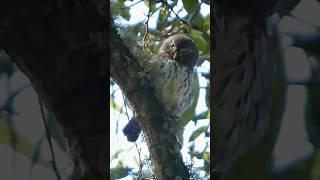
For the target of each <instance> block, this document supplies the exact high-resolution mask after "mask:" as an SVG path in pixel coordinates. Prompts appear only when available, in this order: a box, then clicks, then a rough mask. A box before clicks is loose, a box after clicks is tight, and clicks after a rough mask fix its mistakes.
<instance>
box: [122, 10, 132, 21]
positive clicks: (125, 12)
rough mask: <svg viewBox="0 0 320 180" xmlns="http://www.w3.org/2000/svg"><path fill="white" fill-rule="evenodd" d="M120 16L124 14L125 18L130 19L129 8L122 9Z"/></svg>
mask: <svg viewBox="0 0 320 180" xmlns="http://www.w3.org/2000/svg"><path fill="white" fill-rule="evenodd" d="M120 16H122V17H123V19H125V20H127V21H129V19H130V14H129V9H127V8H122V9H121V10H120Z"/></svg>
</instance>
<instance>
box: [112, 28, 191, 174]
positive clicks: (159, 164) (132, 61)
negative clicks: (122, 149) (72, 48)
mask: <svg viewBox="0 0 320 180" xmlns="http://www.w3.org/2000/svg"><path fill="white" fill-rule="evenodd" d="M110 45H111V48H110V50H111V51H110V52H111V59H110V65H111V67H110V73H111V77H112V78H113V80H115V81H116V83H117V84H118V85H119V86H120V87H121V90H122V92H123V93H124V94H125V95H126V97H127V98H128V100H129V102H130V104H131V107H132V108H133V111H134V112H135V113H136V114H137V121H138V123H139V124H140V127H141V129H142V131H143V133H144V135H145V137H146V141H147V145H148V149H149V152H150V156H151V160H152V166H153V174H154V176H155V178H156V179H159V180H167V179H179V178H178V177H180V178H181V179H189V173H188V169H187V168H186V166H185V165H184V162H183V159H182V156H181V153H180V149H179V148H178V147H177V146H178V142H177V140H176V137H175V134H174V132H170V131H169V130H168V129H165V128H163V122H164V119H165V118H167V117H166V115H165V113H164V110H163V107H162V104H161V103H160V102H159V101H158V99H157V98H156V96H155V93H154V89H153V87H152V86H151V85H150V81H149V80H148V79H147V78H146V77H143V76H140V75H139V74H141V73H140V72H143V68H142V67H141V66H140V63H139V62H138V60H137V57H136V56H135V55H132V54H130V50H129V48H128V47H126V45H125V44H124V43H123V41H122V39H121V38H120V37H119V36H118V34H117V31H116V30H115V28H114V27H112V33H111V42H110ZM138 58H139V57H138Z"/></svg>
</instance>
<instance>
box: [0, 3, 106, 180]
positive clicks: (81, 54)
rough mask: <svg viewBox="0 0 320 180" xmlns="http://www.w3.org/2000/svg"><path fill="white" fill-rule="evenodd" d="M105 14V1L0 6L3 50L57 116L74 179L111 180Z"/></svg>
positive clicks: (0, 43) (0, 35)
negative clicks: (65, 140)
mask: <svg viewBox="0 0 320 180" xmlns="http://www.w3.org/2000/svg"><path fill="white" fill-rule="evenodd" d="M105 3H107V2H105ZM103 13H104V12H103V4H102V2H101V1H89V0H88V1H80V0H79V1H77V0H61V1H35V0H33V1H20V0H12V1H6V2H2V3H1V6H0V48H1V49H4V50H5V52H6V53H7V54H8V55H9V56H10V57H11V58H12V59H13V61H14V62H15V63H16V64H17V66H18V67H19V68H20V70H21V71H22V72H24V73H25V74H26V75H27V76H28V77H29V79H30V80H31V82H32V84H33V86H34V88H35V90H36V91H37V93H38V95H39V96H40V98H41V99H42V101H43V102H44V104H45V105H46V107H47V108H48V109H49V110H51V111H52V112H53V113H55V114H56V115H57V117H58V120H59V122H60V124H61V126H62V128H63V131H64V134H65V136H66V137H67V138H68V141H69V146H70V149H71V153H72V156H73V159H74V162H75V164H74V165H75V166H74V172H73V175H72V179H75V180H88V179H95V180H100V179H101V180H102V179H103V180H104V179H107V167H108V166H107V164H108V163H109V162H108V158H107V156H108V153H107V148H108V147H107V142H108V139H107V137H108V134H107V133H108V129H107V123H108V121H107V102H106V97H107V88H106V85H107V78H108V77H107V66H106V63H107V62H106V61H107V58H106V52H105V50H106V47H107V45H106V41H103V40H104V39H105V36H106V29H107V26H108V24H107V23H106V17H104V15H103Z"/></svg>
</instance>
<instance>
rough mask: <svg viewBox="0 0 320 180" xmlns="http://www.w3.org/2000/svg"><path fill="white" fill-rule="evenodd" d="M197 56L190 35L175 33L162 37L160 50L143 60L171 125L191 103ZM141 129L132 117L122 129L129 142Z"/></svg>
mask: <svg viewBox="0 0 320 180" xmlns="http://www.w3.org/2000/svg"><path fill="white" fill-rule="evenodd" d="M198 59H199V52H198V49H197V47H196V45H195V44H194V42H193V41H192V39H190V38H189V37H187V36H185V35H182V34H178V35H173V36H170V37H169V38H167V39H166V40H164V41H163V43H162V45H161V47H160V49H159V52H158V53H157V54H155V55H154V56H152V58H151V59H150V61H147V62H146V63H145V66H144V69H145V72H146V75H147V77H148V78H149V79H150V81H151V83H152V85H153V86H154V88H155V90H156V96H157V98H158V99H159V100H160V102H161V103H162V104H163V107H164V109H165V112H166V113H167V115H168V116H169V117H170V118H169V121H168V125H169V126H170V127H174V124H176V123H177V122H178V120H179V119H180V118H181V116H182V115H183V113H184V112H185V111H186V110H187V109H188V108H189V107H190V106H191V105H192V103H193V100H194V96H195V75H196V74H195V70H194V67H195V66H196V64H197V61H198ZM140 132H141V130H140V127H139V125H138V123H137V121H136V120H135V118H133V120H131V121H130V122H129V123H128V124H127V125H126V127H125V128H124V129H123V133H124V134H125V135H126V136H127V138H128V141H131V142H134V141H136V140H137V138H138V136H139V134H140Z"/></svg>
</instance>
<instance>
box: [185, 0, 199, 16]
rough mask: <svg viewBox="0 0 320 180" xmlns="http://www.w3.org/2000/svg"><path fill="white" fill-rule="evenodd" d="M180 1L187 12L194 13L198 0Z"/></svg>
mask: <svg viewBox="0 0 320 180" xmlns="http://www.w3.org/2000/svg"><path fill="white" fill-rule="evenodd" d="M182 3H183V6H184V8H185V9H186V11H187V12H188V14H192V13H194V12H195V10H196V8H197V6H198V0H182Z"/></svg>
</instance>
